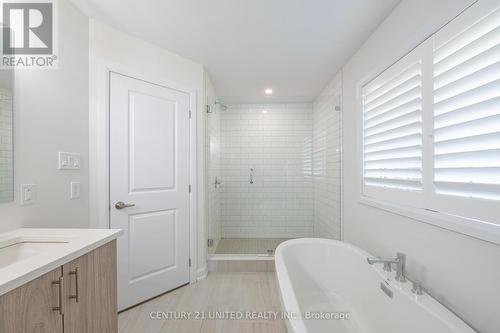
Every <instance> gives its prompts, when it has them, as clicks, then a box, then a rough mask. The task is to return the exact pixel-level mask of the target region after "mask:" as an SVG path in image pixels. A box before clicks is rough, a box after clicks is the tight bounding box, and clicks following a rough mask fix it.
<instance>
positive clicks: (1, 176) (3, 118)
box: [0, 89, 14, 202]
mask: <svg viewBox="0 0 500 333" xmlns="http://www.w3.org/2000/svg"><path fill="white" fill-rule="evenodd" d="M12 117H13V115H12V94H11V92H10V91H9V90H6V89H0V202H6V201H11V200H13V195H14V174H13V167H14V163H13V142H12V141H13V140H12V125H13V121H12Z"/></svg>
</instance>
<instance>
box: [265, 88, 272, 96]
mask: <svg viewBox="0 0 500 333" xmlns="http://www.w3.org/2000/svg"><path fill="white" fill-rule="evenodd" d="M264 92H265V93H266V95H272V93H273V90H272V89H271V88H267V89H266V90H264Z"/></svg>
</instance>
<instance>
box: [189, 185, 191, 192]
mask: <svg viewBox="0 0 500 333" xmlns="http://www.w3.org/2000/svg"><path fill="white" fill-rule="evenodd" d="M189 193H191V184H189Z"/></svg>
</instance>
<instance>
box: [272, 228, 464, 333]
mask: <svg viewBox="0 0 500 333" xmlns="http://www.w3.org/2000/svg"><path fill="white" fill-rule="evenodd" d="M369 256H371V255H370V254H369V253H367V252H365V251H363V250H361V249H359V248H357V247H355V246H353V245H350V244H347V243H344V242H339V241H335V240H328V239H318V238H315V239H313V238H311V239H309V238H304V239H295V240H290V241H286V242H284V243H282V244H280V245H279V246H278V248H277V249H276V257H275V262H276V274H277V277H278V283H279V289H280V293H281V301H282V305H283V311H284V314H285V315H287V316H288V318H289V320H287V325H288V330H289V331H290V332H293V333H306V332H308V333H322V332H328V333H346V332H363V333H365V332H366V333H451V332H455V333H458V332H460V333H473V332H474V330H472V329H471V328H470V327H469V326H467V325H466V324H465V323H464V322H463V321H462V320H460V319H459V318H458V317H457V316H455V315H454V314H453V313H451V312H450V311H449V310H447V309H446V308H445V307H444V306H442V305H441V304H440V303H438V302H437V301H436V300H435V299H433V298H432V297H431V296H429V295H428V294H426V293H424V294H423V295H421V296H417V295H415V294H414V293H412V292H411V288H412V283H411V282H410V281H407V282H406V283H400V282H397V281H396V280H395V279H394V277H395V272H394V271H393V272H390V273H389V272H385V271H384V270H382V268H381V267H380V265H373V266H371V265H369V264H368V263H367V261H366V258H367V257H369ZM381 284H382V285H383V286H384V287H383V288H384V289H385V292H384V291H383V290H382V287H381ZM391 293H392V298H391V297H390V296H389V295H388V294H391Z"/></svg>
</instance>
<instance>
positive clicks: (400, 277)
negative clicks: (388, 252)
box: [366, 252, 406, 282]
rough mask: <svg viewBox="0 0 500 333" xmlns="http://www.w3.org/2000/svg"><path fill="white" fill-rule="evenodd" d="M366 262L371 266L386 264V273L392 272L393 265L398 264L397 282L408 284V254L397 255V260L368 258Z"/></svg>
mask: <svg viewBox="0 0 500 333" xmlns="http://www.w3.org/2000/svg"><path fill="white" fill-rule="evenodd" d="M366 261H368V263H369V264H370V265H373V264H376V263H381V264H384V271H387V272H390V271H391V264H396V281H399V282H406V272H405V269H406V254H404V253H399V252H398V253H397V254H396V258H384V257H368V258H366Z"/></svg>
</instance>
